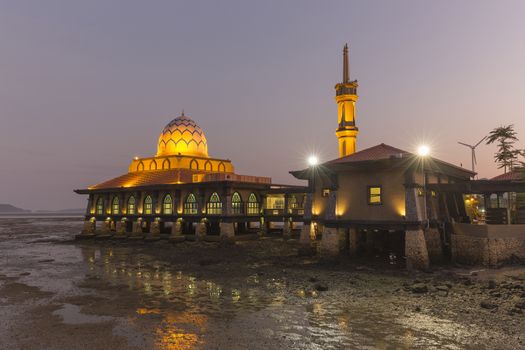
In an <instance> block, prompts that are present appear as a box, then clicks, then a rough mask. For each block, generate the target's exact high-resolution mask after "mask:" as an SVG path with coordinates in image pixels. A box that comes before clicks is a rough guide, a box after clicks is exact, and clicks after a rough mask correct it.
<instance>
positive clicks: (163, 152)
mask: <svg viewBox="0 0 525 350" xmlns="http://www.w3.org/2000/svg"><path fill="white" fill-rule="evenodd" d="M76 192H77V193H80V194H89V204H88V207H87V212H86V223H85V227H84V231H83V232H84V234H87V235H89V234H93V233H99V234H106V235H111V234H117V235H122V236H125V235H131V236H133V237H134V238H139V237H142V236H144V235H146V236H149V237H151V238H154V237H158V236H159V234H161V233H171V234H172V236H173V238H177V237H178V238H181V237H182V236H181V235H184V234H186V235H195V234H196V235H197V236H199V235H201V236H204V235H207V234H219V233H220V234H221V236H224V237H227V238H231V237H232V236H234V235H235V234H241V233H247V232H250V231H261V230H263V231H268V230H269V229H271V228H272V222H282V223H283V227H284V228H283V230H284V231H285V235H286V234H291V231H292V229H294V228H295V227H296V224H297V223H299V222H301V221H302V214H303V206H304V198H305V192H306V189H305V188H304V187H300V186H283V185H272V183H271V179H270V178H267V177H260V176H247V175H239V174H236V173H235V172H234V167H233V164H232V163H231V161H230V160H227V159H218V158H212V157H210V156H209V155H208V143H207V139H206V137H205V135H204V131H203V130H202V129H201V128H200V127H199V126H198V125H197V124H196V123H195V122H194V121H193V120H192V119H191V118H190V117H188V116H186V115H184V112H183V113H182V114H181V115H180V116H179V117H177V118H175V119H173V120H172V121H171V122H170V123H169V124H168V125H166V127H165V128H164V129H163V130H162V132H161V134H160V137H159V140H158V144H157V154H156V155H155V156H154V157H146V158H138V157H135V158H134V159H133V160H132V161H131V164H130V166H129V169H128V173H126V174H124V175H122V176H119V177H116V178H114V179H111V180H108V181H105V182H102V183H100V184H97V185H94V186H91V187H89V188H88V189H84V190H77V191H76ZM99 223H100V224H99Z"/></svg>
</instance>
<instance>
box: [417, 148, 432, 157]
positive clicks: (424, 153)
mask: <svg viewBox="0 0 525 350" xmlns="http://www.w3.org/2000/svg"><path fill="white" fill-rule="evenodd" d="M417 154H418V155H419V156H420V157H426V156H428V155H429V154H430V148H429V147H428V146H427V145H421V146H419V147H418V148H417Z"/></svg>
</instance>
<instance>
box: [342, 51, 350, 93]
mask: <svg viewBox="0 0 525 350" xmlns="http://www.w3.org/2000/svg"><path fill="white" fill-rule="evenodd" d="M349 81H350V69H349V66H348V44H345V47H344V48H343V84H346V83H348V82H349Z"/></svg>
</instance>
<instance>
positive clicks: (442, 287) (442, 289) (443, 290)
mask: <svg viewBox="0 0 525 350" xmlns="http://www.w3.org/2000/svg"><path fill="white" fill-rule="evenodd" d="M451 287H452V286H450V287H449V286H448V285H439V286H436V289H437V290H439V291H441V292H448V290H449V289H450V288H451Z"/></svg>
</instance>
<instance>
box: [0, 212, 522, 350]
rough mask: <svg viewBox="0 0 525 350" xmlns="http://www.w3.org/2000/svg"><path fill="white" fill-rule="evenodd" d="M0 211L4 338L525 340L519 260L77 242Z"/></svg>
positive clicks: (233, 342) (52, 225) (71, 223)
mask: <svg viewBox="0 0 525 350" xmlns="http://www.w3.org/2000/svg"><path fill="white" fill-rule="evenodd" d="M81 227H82V219H81V218H78V219H76V218H1V219H0V348H1V349H113V350H115V349H181V350H184V349H525V267H523V266H509V267H504V268H500V269H494V270H487V269H484V268H474V267H462V266H441V267H439V268H434V269H433V270H432V271H428V272H417V273H416V272H407V271H405V270H404V268H402V267H400V266H398V265H390V264H388V262H386V261H385V262H383V261H382V260H381V258H379V257H377V258H376V257H370V258H368V259H367V260H362V259H357V260H356V259H348V258H346V257H343V258H341V259H340V261H339V262H337V263H335V262H331V263H326V262H322V261H319V260H318V259H317V258H313V257H300V256H299V255H298V250H297V248H298V242H297V240H295V239H291V240H287V241H285V240H283V239H282V238H280V237H268V238H264V239H261V240H253V241H238V242H236V243H235V244H234V245H223V244H220V243H205V242H183V243H178V244H171V243H168V242H167V241H158V242H136V241H134V242H127V241H111V240H106V241H99V240H91V241H88V240H86V241H75V240H74V239H73V237H74V235H75V234H78V233H79V232H80V230H81Z"/></svg>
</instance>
